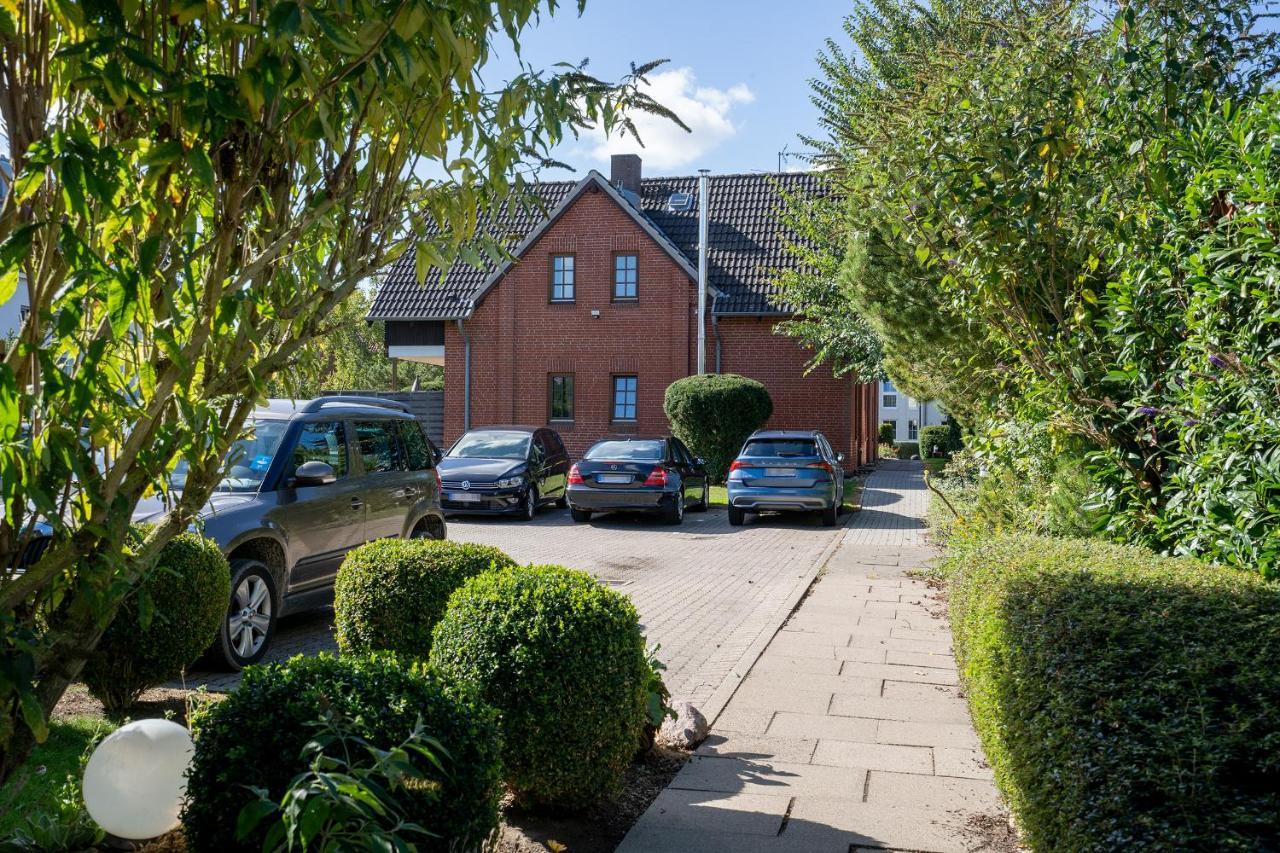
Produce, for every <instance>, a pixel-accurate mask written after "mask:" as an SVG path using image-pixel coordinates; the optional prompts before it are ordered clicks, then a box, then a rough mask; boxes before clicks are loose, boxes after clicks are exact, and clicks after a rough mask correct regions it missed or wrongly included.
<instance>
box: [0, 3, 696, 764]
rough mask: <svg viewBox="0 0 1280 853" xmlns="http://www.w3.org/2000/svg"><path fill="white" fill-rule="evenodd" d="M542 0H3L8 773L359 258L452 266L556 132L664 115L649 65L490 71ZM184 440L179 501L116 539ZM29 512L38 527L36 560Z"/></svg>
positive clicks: (2, 454) (358, 276)
mask: <svg viewBox="0 0 1280 853" xmlns="http://www.w3.org/2000/svg"><path fill="white" fill-rule="evenodd" d="M558 6H559V4H558V3H557V2H556V0H546V2H541V0H497V2H491V0H453V2H450V3H448V4H441V3H436V2H431V1H430V0H315V1H314V2H310V1H309V2H299V0H259V2H254V3H243V2H240V0H216V1H215V0H165V2H148V0H131V2H122V0H97V2H93V3H73V2H67V0H30V2H24V3H3V4H0V80H2V81H3V86H0V116H2V117H3V120H4V125H5V129H6V131H7V134H8V142H9V157H10V159H11V161H12V162H13V164H14V167H15V172H16V177H15V181H14V186H13V191H12V192H11V193H10V194H9V195H8V196H7V198H6V200H5V203H4V206H3V208H2V209H0V285H2V286H0V299H4V298H8V296H9V295H10V294H11V293H12V292H13V291H14V288H15V287H17V286H18V281H19V273H20V272H21V273H25V286H26V288H27V291H28V295H29V301H30V305H31V313H30V317H29V318H28V320H27V322H26V323H25V324H24V325H23V328H22V332H21V335H20V340H19V343H18V344H17V345H16V346H15V347H14V348H13V349H12V350H10V351H9V352H8V353H7V354H6V355H5V357H4V360H3V363H2V364H0V566H5V567H8V568H5V569H3V570H2V571H3V575H2V576H3V582H2V583H0V643H2V646H0V648H2V651H0V667H2V669H0V673H2V676H0V708H2V709H3V713H0V780H2V779H3V778H4V777H7V775H8V774H10V773H11V772H12V771H13V769H14V768H15V767H16V766H17V765H18V764H19V763H20V762H21V761H22V760H23V758H24V757H25V755H26V754H27V752H28V750H29V748H30V746H31V743H32V741H33V739H40V738H43V737H44V736H45V733H46V724H45V720H46V715H47V714H48V712H49V711H50V709H52V707H53V705H54V704H55V703H56V702H57V700H58V698H59V697H60V696H61V695H62V693H63V690H64V689H65V687H66V686H67V684H68V683H69V682H70V681H71V680H72V679H74V678H75V677H76V676H77V674H78V673H79V671H80V668H81V666H82V664H83V662H84V659H85V657H86V655H88V654H89V652H90V651H91V650H92V649H93V647H94V644H95V643H96V641H97V639H98V638H99V636H100V635H101V634H102V631H103V629H104V628H105V626H106V625H107V623H109V621H110V620H111V618H112V616H113V614H114V613H115V611H116V609H117V608H118V607H119V604H120V602H121V601H122V599H123V598H124V597H125V596H126V595H127V594H128V593H129V591H130V590H131V589H132V588H133V587H134V586H135V584H136V583H137V582H138V580H139V578H140V577H142V576H143V575H144V574H145V573H146V572H147V570H148V567H149V566H150V565H151V564H152V562H153V561H154V559H155V556H156V554H157V553H158V551H159V550H160V549H161V548H162V547H163V546H164V545H165V543H166V542H167V541H168V540H169V539H170V538H172V536H173V535H174V534H175V533H177V532H179V531H181V530H183V529H185V528H186V526H187V524H188V523H189V521H190V519H191V517H192V514H193V513H194V512H195V511H196V510H197V509H198V508H199V507H200V506H201V505H203V504H204V502H205V500H206V498H207V497H208V495H209V494H210V492H211V490H212V489H213V488H215V485H216V483H217V482H218V480H219V479H220V475H221V471H222V468H223V465H224V458H225V455H226V453H227V450H228V448H229V447H230V446H231V443H232V442H233V441H234V439H235V438H236V437H237V436H239V435H240V434H241V432H242V428H243V426H244V424H245V422H246V419H247V417H248V415H249V414H250V412H251V410H252V407H253V406H254V403H255V401H256V400H257V399H258V398H259V397H260V396H261V394H262V393H263V391H264V390H265V383H266V380H267V379H268V378H269V377H270V376H272V375H273V374H275V373H277V372H279V371H280V370H282V369H284V368H285V367H286V366H288V365H289V364H290V363H291V362H292V361H293V360H294V359H295V357H296V356H297V355H298V353H299V350H300V349H301V348H302V346H303V345H304V344H305V342H306V341H308V340H309V339H310V338H311V337H312V336H313V335H314V334H315V333H316V332H317V330H319V329H320V328H322V325H323V322H324V320H325V318H328V317H330V316H331V314H332V312H333V311H334V310H335V309H336V308H337V307H338V306H339V305H340V304H341V303H342V302H343V301H344V300H345V299H346V298H347V297H348V296H349V295H350V294H351V293H352V291H353V290H354V289H355V287H356V285H357V283H358V282H360V281H363V280H366V279H368V278H369V277H370V276H371V275H373V274H374V273H375V272H376V271H378V270H380V269H382V268H384V267H385V266H386V265H387V264H388V263H390V262H391V261H393V260H394V259H395V258H397V257H398V256H399V255H401V254H402V253H403V252H405V251H407V250H409V249H410V247H413V250H414V251H415V252H416V261H417V268H418V271H419V275H420V277H425V276H426V275H427V274H428V271H429V270H430V269H431V268H432V267H436V268H441V269H443V268H446V267H447V265H448V263H450V262H451V261H452V259H453V258H454V256H455V255H456V254H457V253H458V250H459V246H460V245H461V244H463V243H464V242H465V241H467V240H470V239H471V238H472V237H473V236H474V231H475V222H476V211H477V209H478V208H480V207H482V206H484V205H489V204H492V203H494V202H495V201H496V200H499V199H503V200H507V199H510V198H512V197H513V196H514V197H516V198H523V197H526V196H527V195H528V193H527V191H526V187H527V184H528V181H529V179H530V177H531V174H532V173H531V171H530V170H531V167H536V166H537V165H539V164H540V163H544V162H545V161H546V157H547V153H548V152H549V150H550V149H551V147H552V146H554V145H555V144H557V143H559V142H560V141H561V140H562V139H563V138H564V137H565V135H566V134H571V133H576V132H577V131H578V130H579V129H580V128H582V127H585V126H587V125H588V124H591V123H597V124H600V125H602V126H603V127H604V128H605V129H606V130H621V131H623V132H626V131H628V130H633V128H632V127H631V124H630V120H629V119H628V118H627V115H628V110H637V109H638V110H649V111H653V112H657V113H660V114H662V115H665V116H667V117H668V118H674V116H672V115H671V114H670V112H669V111H667V110H665V109H663V108H661V107H660V105H657V104H655V103H654V102H653V101H652V100H651V99H649V98H648V97H646V96H645V95H644V94H643V93H642V92H641V91H639V88H638V86H639V84H640V82H641V81H642V79H643V75H644V74H645V73H647V72H648V71H649V70H651V69H652V68H653V67H654V65H655V64H649V65H645V66H642V67H639V68H633V69H632V73H631V74H629V75H627V76H626V77H625V78H624V79H623V80H622V81H621V82H620V83H618V84H617V85H612V84H607V83H604V82H602V81H599V80H596V79H594V78H592V77H589V76H587V75H586V74H585V73H584V72H583V71H582V70H581V68H580V67H573V66H561V67H559V68H557V69H556V70H555V71H554V73H547V72H542V71H537V70H534V69H531V68H528V67H525V66H523V65H522V67H521V71H520V73H519V74H517V75H516V76H515V77H513V78H512V79H511V80H510V81H509V82H507V83H506V84H505V85H502V86H499V87H497V88H489V87H487V86H486V84H485V83H484V81H483V80H482V76H481V72H482V70H483V69H484V68H485V66H486V63H487V62H488V60H489V59H490V57H491V56H492V54H493V51H494V50H495V48H496V47H497V46H499V45H505V46H507V47H509V48H510V49H512V50H513V51H514V52H515V53H516V55H517V56H518V55H519V45H520V42H519V39H520V34H521V33H522V32H523V31H524V30H525V29H526V28H527V27H529V26H530V25H532V24H534V23H536V21H537V20H538V18H539V16H540V15H542V14H544V13H547V14H550V13H554V12H555V11H556V10H557V8H558ZM578 10H579V12H581V10H582V3H581V0H580V2H579V4H578ZM427 163H435V164H437V166H438V167H439V168H438V169H437V170H435V171H432V170H428V169H426V168H423V167H424V165H425V164H427ZM437 172H442V173H443V175H444V177H442V178H434V177H424V175H428V174H435V173H437ZM428 223H432V224H433V227H432V228H430V229H428V228H427V224H428ZM428 235H431V236H428ZM489 250H490V251H492V252H498V251H500V250H499V249H498V248H497V247H496V246H492V245H491V246H489ZM179 463H181V464H182V465H184V466H185V470H186V477H185V484H184V488H183V490H182V491H181V492H180V493H175V494H173V495H171V498H172V501H173V511H172V513H171V514H170V515H169V516H168V517H167V518H166V519H165V520H164V521H163V522H162V523H161V524H159V525H157V526H156V527H155V528H154V529H153V530H152V532H151V535H150V536H149V538H148V539H147V540H146V541H145V542H143V543H142V544H140V545H139V546H138V547H136V548H134V547H130V546H128V545H127V544H126V540H125V537H126V532H127V530H128V525H129V522H130V517H131V515H132V512H133V509H134V507H135V505H136V504H137V502H138V500H139V499H140V498H141V497H142V496H143V495H144V494H147V493H149V492H152V491H156V490H160V491H164V490H166V488H167V486H166V483H167V482H168V477H169V474H170V472H171V471H172V470H173V469H174V467H175V466H176V465H178V464H179ZM37 522H38V523H39V525H43V526H45V527H46V528H47V529H48V530H49V531H51V534H52V544H51V545H50V546H49V547H48V548H47V549H46V550H44V552H43V554H42V555H40V556H39V557H38V559H35V560H34V561H33V562H32V561H31V559H30V557H31V556H32V555H30V554H26V549H27V548H28V547H29V546H30V545H31V544H32V542H33V541H34V538H35V535H36V532H37V526H38V525H37ZM24 554H25V555H26V556H25V557H24ZM24 559H25V561H26V562H27V563H29V564H28V565H26V566H25V567H24V570H23V571H21V572H18V571H15V570H14V569H13V568H12V566H14V565H15V564H17V563H18V562H20V561H22V560H24Z"/></svg>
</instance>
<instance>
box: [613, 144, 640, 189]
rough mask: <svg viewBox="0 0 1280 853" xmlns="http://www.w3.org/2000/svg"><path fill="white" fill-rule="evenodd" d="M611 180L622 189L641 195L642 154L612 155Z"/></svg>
mask: <svg viewBox="0 0 1280 853" xmlns="http://www.w3.org/2000/svg"><path fill="white" fill-rule="evenodd" d="M609 182H610V183H611V184H613V185H614V186H615V187H617V188H618V189H620V190H628V191H630V192H633V193H635V194H636V195H640V155H639V154H614V155H613V156H612V157H610V158H609Z"/></svg>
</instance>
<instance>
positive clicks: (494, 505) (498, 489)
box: [438, 426, 569, 519]
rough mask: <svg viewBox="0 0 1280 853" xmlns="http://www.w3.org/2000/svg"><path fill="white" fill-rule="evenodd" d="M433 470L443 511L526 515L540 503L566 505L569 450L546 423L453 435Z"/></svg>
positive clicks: (528, 515) (452, 513)
mask: <svg viewBox="0 0 1280 853" xmlns="http://www.w3.org/2000/svg"><path fill="white" fill-rule="evenodd" d="M438 470H439V472H440V479H441V484H442V493H441V495H440V505H441V507H442V508H443V509H444V510H445V511H446V512H447V513H448V514H450V515H457V514H460V513H476V514H489V515H493V514H509V515H518V516H520V517H521V518H524V519H530V518H533V516H534V515H535V514H536V513H537V511H538V508H539V507H541V506H542V505H543V504H547V503H555V504H556V505H557V506H564V505H565V478H566V476H567V474H568V472H569V454H568V453H567V452H566V451H565V449H564V442H562V441H561V440H560V436H559V434H558V433H556V431H555V430H551V429H547V428H546V427H521V426H501V427H497V426H495V427H485V428H483V429H473V430H471V431H470V432H468V433H466V434H465V435H463V436H462V438H460V439H458V440H457V441H456V442H455V443H454V445H453V447H451V448H449V452H448V453H447V454H446V455H445V457H444V459H442V460H440V464H439V466H438Z"/></svg>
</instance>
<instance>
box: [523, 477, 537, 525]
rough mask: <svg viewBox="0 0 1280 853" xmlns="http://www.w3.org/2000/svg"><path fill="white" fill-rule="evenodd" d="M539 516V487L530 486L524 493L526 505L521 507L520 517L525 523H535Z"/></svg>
mask: <svg viewBox="0 0 1280 853" xmlns="http://www.w3.org/2000/svg"><path fill="white" fill-rule="evenodd" d="M537 514H538V487H537V486H534V485H532V484H530V486H529V488H528V489H527V490H526V491H525V493H524V503H523V504H522V505H521V507H520V517H521V518H523V519H524V520H525V521H533V517H534V516H535V515H537Z"/></svg>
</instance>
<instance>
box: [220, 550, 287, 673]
mask: <svg viewBox="0 0 1280 853" xmlns="http://www.w3.org/2000/svg"><path fill="white" fill-rule="evenodd" d="M275 632H276V582H275V579H274V578H273V577H272V576H271V569H270V568H269V567H268V566H267V564H266V563H264V562H262V561H261V560H253V559H241V560H232V561H231V601H230V602H229V603H228V605H227V615H226V618H224V619H223V620H222V627H220V628H219V629H218V641H217V648H218V651H219V652H220V654H221V658H222V662H223V663H224V664H225V665H226V666H227V668H229V669H230V670H231V671H232V672H239V671H240V670H242V669H244V668H245V667H246V666H249V665H250V664H255V663H257V662H258V661H260V660H262V658H263V656H264V655H265V654H266V653H267V649H269V648H270V647H271V638H272V637H273V636H274V635H275Z"/></svg>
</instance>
